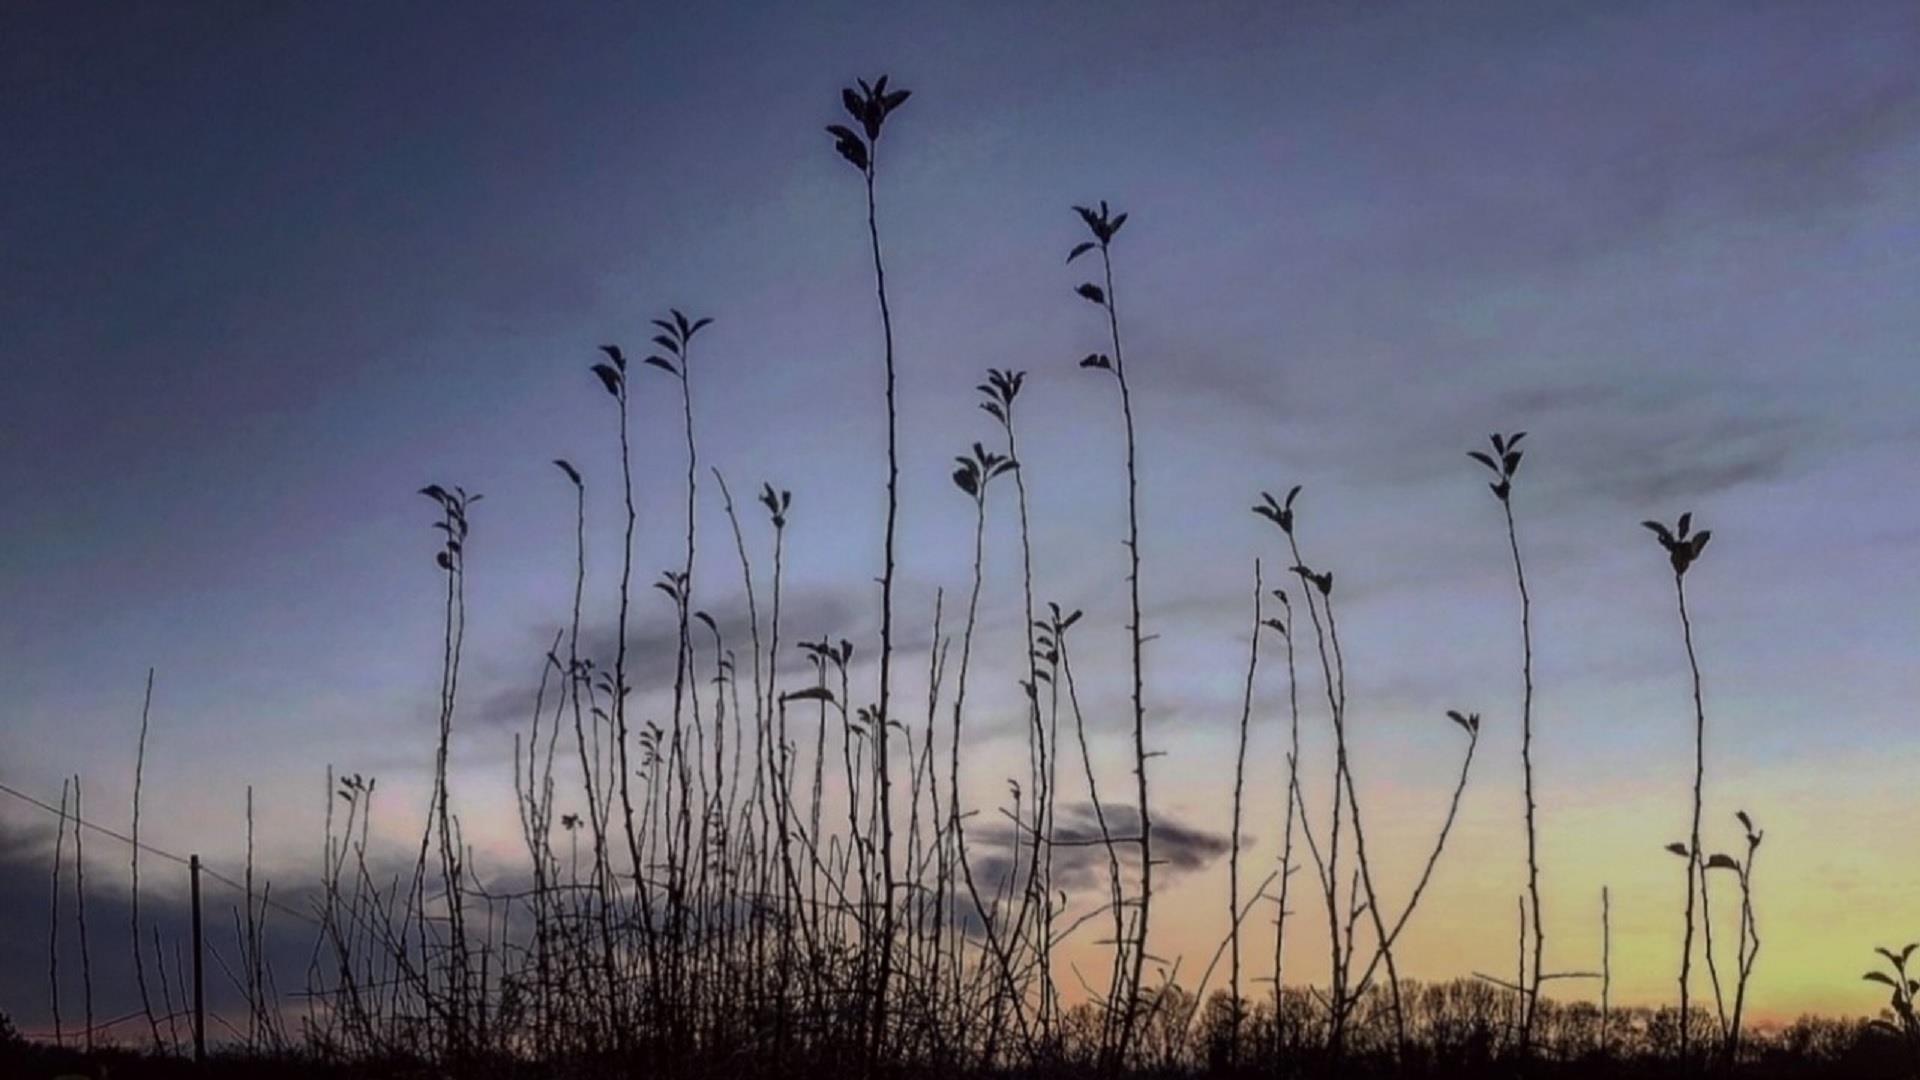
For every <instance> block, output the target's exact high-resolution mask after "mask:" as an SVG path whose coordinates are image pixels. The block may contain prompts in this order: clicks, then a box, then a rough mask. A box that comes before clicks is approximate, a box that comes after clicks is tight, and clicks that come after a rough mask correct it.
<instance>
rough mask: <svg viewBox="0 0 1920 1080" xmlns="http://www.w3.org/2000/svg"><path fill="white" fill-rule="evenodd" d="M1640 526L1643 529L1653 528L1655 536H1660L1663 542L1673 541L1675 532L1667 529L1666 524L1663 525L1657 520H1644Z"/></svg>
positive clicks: (1669, 542)
mask: <svg viewBox="0 0 1920 1080" xmlns="http://www.w3.org/2000/svg"><path fill="white" fill-rule="evenodd" d="M1640 527H1641V528H1643V529H1649V530H1651V531H1652V532H1653V534H1654V535H1655V536H1658V537H1659V538H1660V542H1661V543H1663V544H1671V543H1673V534H1672V533H1671V532H1668V531H1667V527H1666V526H1665V525H1662V524H1660V523H1659V522H1657V521H1643V522H1641V523H1640Z"/></svg>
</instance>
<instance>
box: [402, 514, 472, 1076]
mask: <svg viewBox="0 0 1920 1080" xmlns="http://www.w3.org/2000/svg"><path fill="white" fill-rule="evenodd" d="M420 494H422V495H424V496H426V497H427V498H428V499H431V500H432V501H433V502H434V503H435V504H436V505H438V506H439V507H440V520H439V521H436V522H433V523H432V524H433V527H434V528H435V529H438V530H439V531H440V533H441V538H440V550H438V551H436V552H435V553H434V557H433V561H434V563H435V565H437V566H439V567H440V570H441V572H442V573H444V574H445V575H446V588H447V591H446V601H445V610H444V612H443V619H442V637H443V643H442V656H441V670H440V738H439V745H438V748H437V749H436V750H435V752H434V766H433V795H432V798H431V800H430V802H429V804H428V819H429V821H430V822H431V823H432V825H431V826H430V828H429V833H432V832H434V831H436V830H437V839H438V841H439V852H440V877H441V886H442V889H443V890H444V893H445V898H446V906H447V923H448V933H449V937H450V942H449V952H448V954H447V956H446V959H445V960H444V962H443V966H444V968H445V971H446V973H447V993H448V996H449V1004H448V1008H447V1011H446V1016H445V1031H444V1039H445V1046H444V1051H445V1052H446V1053H447V1054H449V1055H450V1056H452V1057H453V1058H455V1059H459V1058H461V1057H463V1056H464V1055H465V1054H466V1053H467V1051H468V1049H469V1047H468V1040H469V1036H470V1034H471V1032H470V1031H469V1030H468V1025H469V1023H470V1019H471V1018H470V1016H469V1011H470V1009H471V1007H472V1006H473V1004H474V1002H473V994H472V986H471V985H470V980H471V977H472V973H473V972H472V965H471V962H470V960H469V958H468V945H467V933H466V911H465V897H464V891H465V890H464V886H463V883H462V876H463V874H462V852H461V845H460V843H459V842H458V840H457V839H456V838H455V835H454V826H453V811H452V809H451V807H450V805H449V804H450V803H451V801H452V800H451V798H450V797H449V794H448V789H447V755H448V753H449V751H450V749H451V746H452V742H453V717H454V705H455V701H456V699H457V696H458V692H459V686H460V660H461V655H462V651H463V647H464V645H465V642H466V627H467V600H466V595H467V594H466V544H467V534H468V531H469V524H468V516H467V515H468V510H469V508H470V507H471V506H472V505H473V504H474V503H477V502H479V501H480V500H481V499H482V498H483V496H481V495H478V494H468V492H467V490H466V489H465V488H463V487H460V486H459V485H457V484H456V485H454V487H453V488H452V490H448V489H447V488H444V487H441V486H440V485H439V484H428V485H427V486H426V487H423V488H421V489H420ZM427 845H428V834H427V833H423V834H422V835H421V837H420V857H419V861H418V862H417V863H416V865H415V869H414V896H415V902H416V904H417V905H418V908H419V910H418V912H417V917H418V918H419V920H420V933H421V963H422V966H423V968H424V967H426V966H427V965H428V964H429V963H430V962H431V953H430V952H429V948H428V943H427V935H428V930H427V920H428V916H427V912H426V903H425V894H424V892H423V891H422V890H423V888H424V885H425V882H424V880H423V873H422V872H423V870H424V869H425V865H426V858H427Z"/></svg>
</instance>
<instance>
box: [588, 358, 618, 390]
mask: <svg viewBox="0 0 1920 1080" xmlns="http://www.w3.org/2000/svg"><path fill="white" fill-rule="evenodd" d="M593 373H594V374H595V375H598V376H600V384H601V385H602V386H605V387H606V388H607V393H609V394H612V395H613V396H614V397H619V396H620V373H619V372H617V371H615V370H613V369H612V368H611V367H608V366H607V365H605V364H595V365H593Z"/></svg>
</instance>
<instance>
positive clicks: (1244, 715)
mask: <svg viewBox="0 0 1920 1080" xmlns="http://www.w3.org/2000/svg"><path fill="white" fill-rule="evenodd" d="M1265 591H1266V590H1265V583H1264V582H1263V581H1262V580H1261V577H1260V560H1259V559H1255V560H1253V627H1252V629H1251V630H1250V631H1249V633H1248V642H1247V683H1246V692H1245V694H1244V695H1243V696H1242V697H1241V699H1240V739H1239V745H1238V747H1237V749H1236V750H1235V752H1234V758H1233V829H1232V833H1231V834H1230V835H1231V849H1230V850H1231V854H1230V855H1229V857H1228V859H1227V919H1228V934H1229V936H1230V937H1231V938H1232V948H1233V956H1232V960H1231V962H1230V965H1229V968H1228V970H1229V972H1230V975H1229V978H1228V985H1229V989H1228V993H1229V995H1230V996H1229V999H1228V1003H1229V1004H1230V1005H1231V1006H1232V1009H1233V1012H1232V1014H1231V1016H1230V1018H1229V1025H1230V1027H1229V1031H1228V1043H1227V1064H1228V1067H1232V1065H1233V1063H1234V1062H1235V1061H1237V1060H1238V1058H1239V1056H1240V1024H1241V1014H1242V1012H1243V1011H1244V1010H1243V1008H1242V1005H1241V1000H1240V821H1241V804H1242V800H1243V798H1244V795H1245V791H1246V782H1247V726H1248V724H1249V723H1251V722H1252V720H1253V684H1254V677H1255V675H1256V674H1257V673H1258V671H1259V669H1260V624H1261V615H1262V610H1261V602H1262V600H1263V599H1264V594H1265ZM1282 872H1283V873H1284V872H1285V868H1284V867H1283V868H1282Z"/></svg>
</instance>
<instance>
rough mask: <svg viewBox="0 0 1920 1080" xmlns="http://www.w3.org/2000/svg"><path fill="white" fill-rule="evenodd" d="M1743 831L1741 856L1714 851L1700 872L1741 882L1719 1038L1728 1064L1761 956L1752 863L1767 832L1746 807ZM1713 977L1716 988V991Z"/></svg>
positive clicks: (1734, 1057) (1735, 1053)
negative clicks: (1728, 1001)
mask: <svg viewBox="0 0 1920 1080" xmlns="http://www.w3.org/2000/svg"><path fill="white" fill-rule="evenodd" d="M1734 817H1735V818H1736V819H1737V820H1738V821H1739V822H1740V827H1741V829H1742V830H1744V832H1745V839H1746V844H1747V850H1746V857H1745V858H1744V859H1742V858H1738V857H1735V856H1732V855H1725V854H1716V855H1713V856H1712V857H1710V858H1709V859H1708V860H1707V862H1706V865H1705V866H1704V867H1702V874H1703V875H1704V873H1705V872H1706V871H1709V870H1729V871H1732V872H1733V875H1734V877H1735V879H1736V880H1737V881H1738V882H1739V883H1740V922H1739V936H1738V937H1737V938H1736V939H1735V944H1734V990H1733V1015H1732V1016H1731V1017H1729V1018H1728V1019H1727V1020H1726V1023H1725V1037H1724V1038H1723V1040H1722V1050H1721V1056H1722V1058H1723V1060H1725V1061H1726V1062H1727V1064H1728V1065H1733V1064H1735V1063H1736V1062H1738V1061H1739V1060H1740V1021H1741V1016H1742V1013H1743V1012H1744V1010H1745V1008H1746V1004H1747V983H1748V981H1749V980H1751V979H1752V978H1753V965H1754V961H1756V960H1757V959H1759V956H1760V927H1759V922H1758V920H1757V919H1756V918H1755V916H1754V912H1753V863H1754V859H1755V858H1756V857H1757V856H1758V855H1759V853H1760V841H1761V840H1762V839H1763V838H1764V837H1765V836H1766V833H1765V832H1764V831H1762V830H1760V829H1757V828H1755V827H1754V824H1753V818H1752V817H1750V816H1748V814H1747V812H1746V811H1745V810H1741V811H1739V812H1737V813H1735V814H1734ZM1705 891H1706V881H1705V878H1704V876H1703V878H1702V880H1701V895H1702V896H1704V895H1705ZM1717 982H1718V980H1717V979H1716V986H1715V992H1716V994H1717V993H1718V989H1719V988H1718V986H1717Z"/></svg>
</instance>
